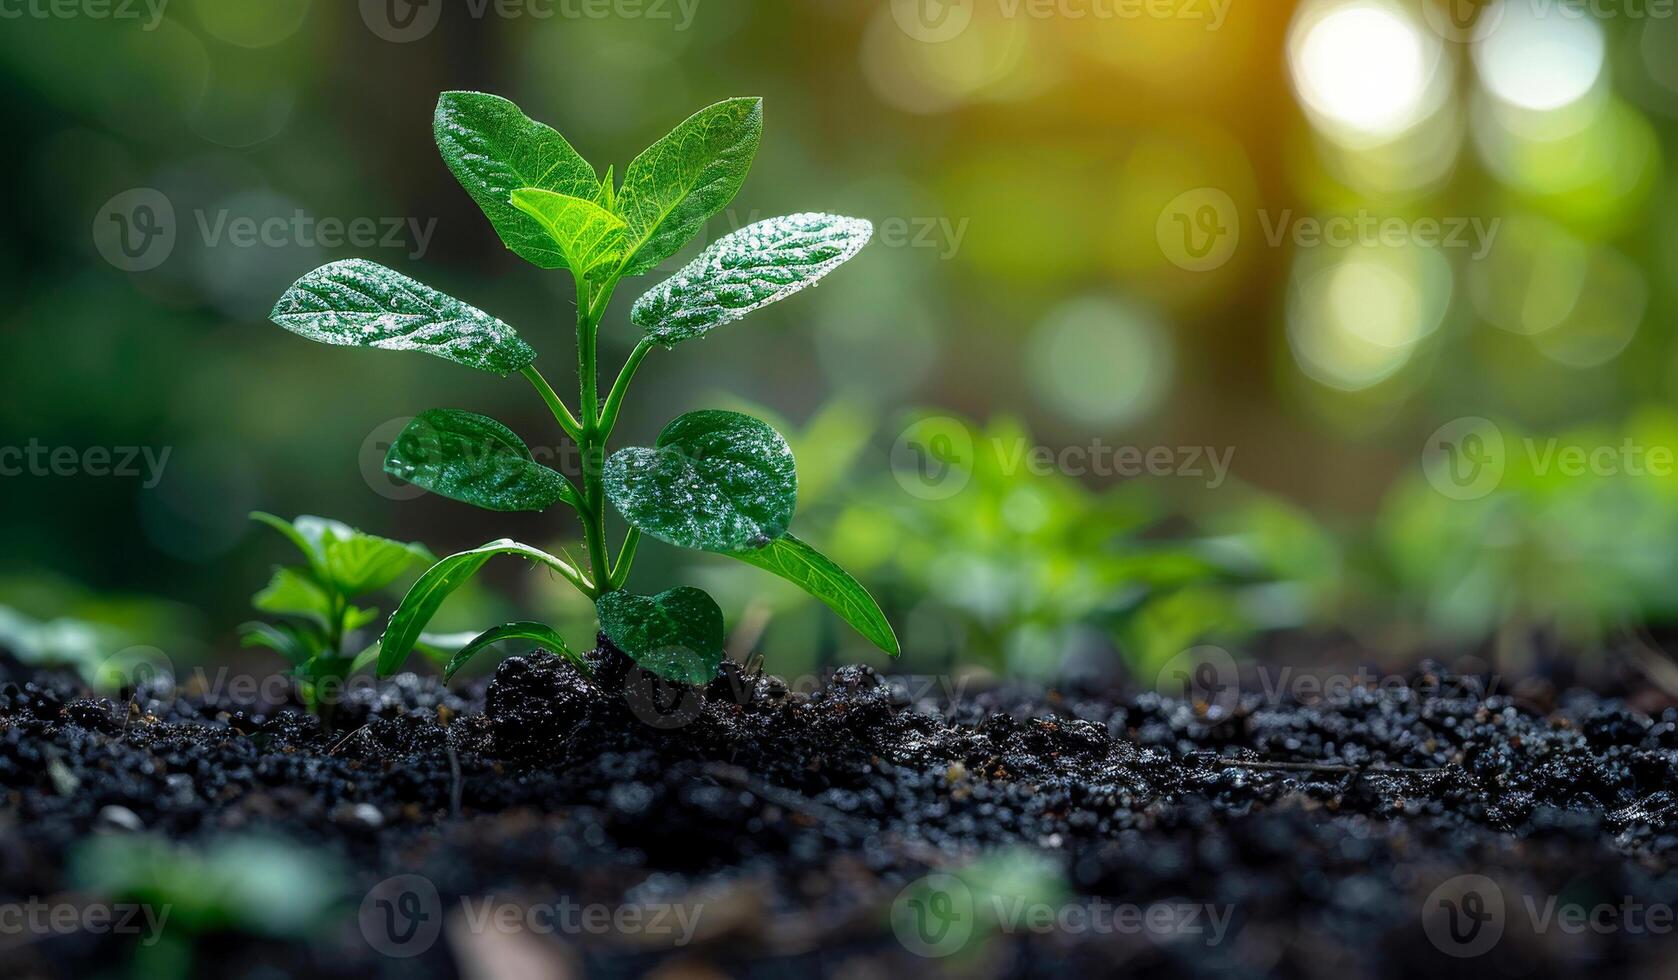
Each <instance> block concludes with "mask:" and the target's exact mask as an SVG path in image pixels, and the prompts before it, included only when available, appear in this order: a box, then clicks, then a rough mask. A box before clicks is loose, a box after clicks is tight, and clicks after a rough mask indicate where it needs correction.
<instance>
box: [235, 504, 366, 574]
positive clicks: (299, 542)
mask: <svg viewBox="0 0 1678 980" xmlns="http://www.w3.org/2000/svg"><path fill="white" fill-rule="evenodd" d="M250 516H251V520H253V521H256V522H257V523H258V524H266V525H268V526H269V527H271V528H273V529H274V530H276V531H278V532H280V533H281V534H283V535H285V537H286V540H287V541H290V542H291V543H292V544H293V545H294V546H295V547H296V548H297V550H298V551H299V552H301V553H302V555H303V557H304V558H306V559H308V561H309V566H310V567H311V568H317V570H318V567H319V566H320V564H321V562H322V561H323V560H324V559H325V558H326V552H325V551H324V550H323V548H322V545H323V543H324V542H323V538H324V536H325V534H326V533H327V526H328V525H329V524H337V523H338V522H336V521H328V520H327V519H326V518H324V517H309V516H307V515H304V516H303V517H299V518H298V519H297V520H296V521H295V522H294V521H288V520H286V519H285V518H283V517H279V516H276V515H274V514H269V513H266V512H264V511H260V510H253V511H251V515H250ZM304 522H307V523H306V524H305V523H304ZM299 525H303V526H299ZM339 526H340V527H343V528H344V529H345V530H346V531H347V530H348V529H349V528H348V526H347V525H339Z"/></svg>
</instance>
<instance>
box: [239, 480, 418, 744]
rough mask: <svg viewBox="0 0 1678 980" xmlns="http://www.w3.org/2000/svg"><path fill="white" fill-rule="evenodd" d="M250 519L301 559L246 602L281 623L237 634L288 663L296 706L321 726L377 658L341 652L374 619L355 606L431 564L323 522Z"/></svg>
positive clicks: (412, 550)
mask: <svg viewBox="0 0 1678 980" xmlns="http://www.w3.org/2000/svg"><path fill="white" fill-rule="evenodd" d="M251 519H252V520H254V521H258V522H260V523H263V524H266V525H268V526H269V527H271V528H273V529H274V530H276V531H278V532H280V533H281V534H283V535H285V537H286V539H287V540H289V541H290V542H291V543H292V544H294V545H296V546H297V550H298V551H299V552H301V553H302V556H303V564H302V565H282V566H279V567H276V568H275V569H274V577H273V578H272V579H270V580H269V581H268V584H267V586H265V587H264V588H263V589H262V591H260V592H258V593H257V594H256V595H254V596H252V597H251V604H252V605H254V606H255V607H256V608H257V609H258V610H260V611H262V612H265V613H270V614H273V615H275V616H278V617H282V618H280V619H279V620H277V621H275V622H272V623H246V624H244V625H243V626H242V627H240V633H241V634H242V636H243V637H244V643H245V645H246V646H265V647H268V648H269V649H272V650H276V651H278V652H279V653H280V655H281V656H283V657H285V658H286V660H288V661H290V662H291V668H292V675H293V676H294V677H296V678H297V681H298V684H299V687H300V688H301V692H302V697H303V703H304V704H306V705H308V707H309V710H311V711H313V712H315V713H316V714H318V715H321V716H322V718H323V719H328V717H329V715H330V714H331V708H332V706H333V703H334V702H335V701H336V697H337V691H338V690H340V689H341V688H342V686H343V682H344V679H345V678H347V677H348V676H349V675H350V674H352V673H354V672H355V671H357V670H359V669H361V668H362V667H365V666H366V665H367V664H369V663H371V662H372V661H373V659H374V658H375V657H377V656H378V649H379V648H378V645H377V644H374V645H373V646H371V647H368V648H367V649H365V650H363V651H360V652H359V653H355V652H346V650H345V644H346V643H347V642H349V641H350V640H351V639H352V638H353V637H354V636H355V634H356V632H357V631H358V630H360V629H362V628H363V627H365V626H367V625H368V624H370V623H372V622H373V621H374V620H376V619H378V618H379V611H378V610H377V609H373V608H369V607H363V606H358V605H356V604H355V603H356V600H357V599H358V598H359V597H361V596H364V595H366V594H368V593H370V592H377V591H379V590H380V589H384V588H387V587H389V586H390V585H391V584H392V583H394V582H395V581H396V580H397V579H400V578H401V577H402V576H403V575H404V574H406V573H408V572H410V571H412V570H414V569H415V568H418V567H420V566H424V565H429V564H432V563H434V562H435V561H436V560H437V558H436V556H435V555H433V554H432V553H431V552H430V551H429V550H428V549H427V548H426V547H425V546H424V545H421V544H404V543H402V542H400V541H392V540H390V539H389V538H381V537H376V536H374V535H371V534H363V533H361V532H360V531H357V530H355V529H354V528H352V527H350V526H348V525H346V524H342V523H339V522H338V521H334V520H328V519H327V518H324V517H309V516H303V517H299V518H297V519H296V520H295V521H288V520H285V519H284V518H281V517H275V516H274V515H273V514H263V513H260V512H259V513H255V514H252V515H251ZM421 646H422V649H426V650H432V651H434V650H436V649H437V648H436V647H435V646H434V645H432V644H422V645H421ZM433 655H434V656H446V654H438V653H433Z"/></svg>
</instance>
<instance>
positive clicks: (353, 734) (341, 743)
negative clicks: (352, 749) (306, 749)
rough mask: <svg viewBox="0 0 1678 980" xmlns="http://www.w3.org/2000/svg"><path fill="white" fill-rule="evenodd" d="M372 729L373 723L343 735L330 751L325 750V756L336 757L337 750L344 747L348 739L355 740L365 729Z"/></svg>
mask: <svg viewBox="0 0 1678 980" xmlns="http://www.w3.org/2000/svg"><path fill="white" fill-rule="evenodd" d="M372 727H373V723H372V722H368V723H367V724H365V725H362V726H361V727H360V728H357V729H356V730H355V731H353V732H350V733H349V734H348V735H345V736H344V737H343V738H341V739H339V740H338V744H337V745H334V746H333V747H332V748H331V749H329V750H327V753H326V754H327V755H337V754H338V750H339V749H341V748H343V747H344V746H345V745H348V744H349V741H350V739H352V738H355V737H356V736H357V735H360V734H361V733H362V732H364V731H366V730H367V729H369V728H372Z"/></svg>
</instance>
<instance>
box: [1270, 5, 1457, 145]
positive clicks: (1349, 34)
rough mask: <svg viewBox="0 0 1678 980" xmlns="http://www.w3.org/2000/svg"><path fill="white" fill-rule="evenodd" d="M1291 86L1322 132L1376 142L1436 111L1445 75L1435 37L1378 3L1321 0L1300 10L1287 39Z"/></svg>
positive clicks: (1400, 12) (1395, 7) (1395, 8)
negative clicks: (1292, 85) (1291, 77)
mask: <svg viewBox="0 0 1678 980" xmlns="http://www.w3.org/2000/svg"><path fill="white" fill-rule="evenodd" d="M1288 65H1289V68H1290V69H1291V71H1292V75H1293V82H1294V88H1295V89H1296V90H1297V91H1298V93H1299V97H1300V100H1301V101H1302V102H1303V103H1304V105H1305V107H1306V109H1307V110H1309V111H1310V112H1311V113H1312V115H1313V117H1314V119H1315V120H1316V121H1317V122H1318V124H1319V126H1320V128H1322V129H1324V130H1325V131H1326V132H1327V133H1328V134H1329V135H1331V136H1334V137H1336V138H1339V139H1344V140H1346V141H1348V142H1370V141H1374V142H1379V141H1384V140H1387V139H1390V138H1392V137H1394V136H1397V135H1398V134H1400V133H1402V132H1404V131H1405V130H1406V129H1409V128H1410V127H1411V126H1414V125H1415V124H1416V123H1417V122H1419V121H1421V120H1422V119H1423V118H1425V117H1426V116H1427V115H1428V114H1429V113H1431V112H1433V111H1434V110H1435V109H1437V108H1438V106H1439V104H1440V103H1441V101H1442V100H1443V96H1444V92H1445V91H1446V90H1447V89H1448V85H1445V84H1441V83H1442V81H1444V79H1443V77H1442V76H1443V75H1444V74H1447V73H1448V72H1449V69H1448V67H1447V64H1446V62H1445V59H1444V57H1443V45H1441V43H1440V41H1439V39H1438V37H1436V36H1435V35H1433V34H1430V33H1428V32H1427V31H1425V30H1424V29H1423V27H1422V26H1421V25H1420V24H1419V23H1417V21H1416V19H1415V18H1414V17H1413V16H1412V15H1411V14H1410V13H1408V12H1407V11H1406V10H1405V9H1404V8H1402V7H1399V6H1398V5H1396V4H1390V3H1385V2H1381V0H1346V2H1342V0H1321V2H1318V3H1314V4H1309V5H1307V6H1305V7H1303V8H1301V11H1300V13H1299V15H1298V17H1297V19H1296V20H1295V22H1294V26H1293V30H1292V34H1291V36H1290V38H1289V42H1288Z"/></svg>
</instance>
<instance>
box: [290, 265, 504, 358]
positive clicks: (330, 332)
mask: <svg viewBox="0 0 1678 980" xmlns="http://www.w3.org/2000/svg"><path fill="white" fill-rule="evenodd" d="M269 318H270V319H272V320H273V321H274V322H275V323H277V324H279V325H280V326H282V327H284V328H286V329H287V330H290V331H291V332H292V333H294V334H297V335H298V336H300V337H307V338H309V339H310V340H314V341H319V342H320V343H323V344H334V345H337V346H340V347H377V348H379V349H380V350H417V351H424V352H425V353H427V354H433V355H436V356H437V357H441V358H444V359H446V360H450V361H454V362H455V363H456V364H464V365H466V366H467V367H474V368H477V369H479V370H480V371H494V372H495V373H496V374H503V375H505V374H511V373H512V372H514V371H518V370H521V369H522V368H523V367H524V366H525V365H527V364H529V363H530V362H531V361H534V360H535V359H536V352H535V351H534V350H531V349H530V345H529V344H526V343H525V342H524V341H523V340H521V339H519V335H518V334H517V333H516V332H515V331H514V330H513V328H512V327H509V326H508V325H507V324H505V323H502V322H501V321H500V320H497V319H496V318H495V317H492V316H490V315H489V314H488V313H485V312H484V311H483V310H480V309H478V308H477V307H474V306H468V305H466V304H465V303H462V302H461V301H460V300H458V299H455V298H454V297H452V296H449V295H447V294H445V293H440V292H438V291H437V290H435V289H432V288H431V287H430V286H427V285H425V284H424V283H420V282H416V281H415V280H413V279H409V278H408V277H407V276H405V275H402V274H401V273H400V272H395V271H393V270H391V269H387V268H385V267H384V266H382V265H379V264H378V263H377V262H368V261H367V260H365V259H345V260H343V261H341V262H332V263H329V264H327V265H323V266H321V267H320V268H318V269H316V270H315V271H313V272H311V273H309V274H308V275H306V276H304V277H303V278H301V279H299V280H297V281H296V282H294V283H292V284H291V288H290V289H288V290H286V291H285V295H284V296H281V297H280V301H279V302H278V303H276V304H275V305H274V312H273V313H271V314H270V315H269Z"/></svg>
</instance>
